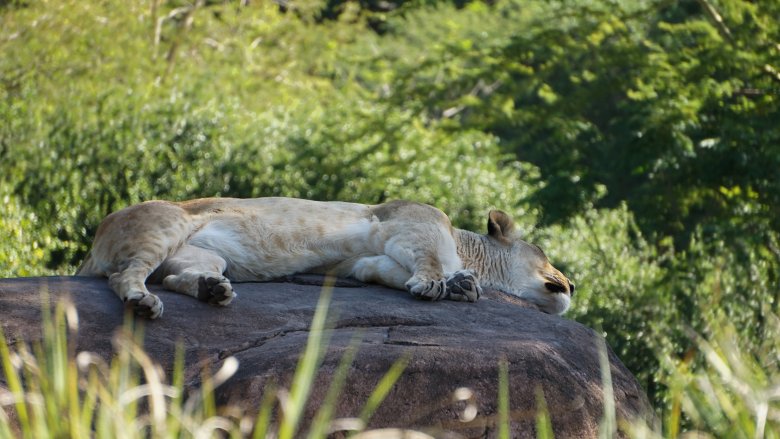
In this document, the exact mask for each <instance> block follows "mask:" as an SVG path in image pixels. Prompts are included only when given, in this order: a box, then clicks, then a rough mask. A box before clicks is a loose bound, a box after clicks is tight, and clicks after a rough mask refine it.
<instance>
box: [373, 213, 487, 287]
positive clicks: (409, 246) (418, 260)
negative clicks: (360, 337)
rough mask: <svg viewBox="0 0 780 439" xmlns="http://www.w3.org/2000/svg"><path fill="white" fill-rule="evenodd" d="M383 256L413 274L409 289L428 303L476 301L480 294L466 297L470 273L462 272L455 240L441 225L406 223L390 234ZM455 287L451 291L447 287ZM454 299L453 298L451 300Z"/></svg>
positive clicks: (407, 283) (407, 282)
mask: <svg viewBox="0 0 780 439" xmlns="http://www.w3.org/2000/svg"><path fill="white" fill-rule="evenodd" d="M384 253H385V254H386V255H387V256H389V257H391V258H393V259H394V260H395V261H396V262H397V263H398V264H399V265H401V266H402V267H403V268H404V269H406V270H407V271H408V272H409V273H411V277H410V278H409V279H407V280H406V282H405V286H406V289H407V290H408V291H409V292H410V293H411V294H412V295H413V296H415V297H419V298H422V299H428V300H441V299H452V300H468V301H474V300H476V297H477V296H478V294H477V293H476V292H474V291H472V290H473V288H472V289H469V290H468V293H469V294H467V295H464V293H465V292H466V288H461V287H460V286H461V285H462V286H463V287H466V286H467V283H466V281H465V280H464V279H466V278H467V277H469V276H471V278H470V279H473V280H474V282H473V285H474V286H475V287H478V285H477V283H476V279H474V277H473V274H472V273H470V272H464V271H462V268H463V267H462V262H461V260H460V258H459V257H458V254H457V249H456V244H455V240H454V239H453V237H452V235H451V234H450V233H449V230H448V229H447V228H446V227H444V226H443V225H439V224H415V225H412V226H410V225H408V224H404V225H403V227H397V228H396V229H395V230H393V233H390V236H389V238H388V239H387V240H386V241H385V245H384ZM448 284H449V286H452V287H453V288H452V289H451V291H449V290H450V289H449V288H448ZM451 296H452V297H451Z"/></svg>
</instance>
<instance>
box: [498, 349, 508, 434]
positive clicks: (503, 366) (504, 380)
mask: <svg viewBox="0 0 780 439" xmlns="http://www.w3.org/2000/svg"><path fill="white" fill-rule="evenodd" d="M498 437H499V439H509V361H507V359H506V358H501V359H500V360H499V361H498Z"/></svg>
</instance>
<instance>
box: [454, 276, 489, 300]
mask: <svg viewBox="0 0 780 439" xmlns="http://www.w3.org/2000/svg"><path fill="white" fill-rule="evenodd" d="M480 296H482V287H480V286H479V281H478V280H477V276H476V275H475V274H474V273H473V272H472V271H470V270H463V271H456V272H455V273H453V274H452V276H450V277H449V278H448V279H447V297H446V298H447V299H450V300H457V301H460V302H476V301H477V299H479V298H480Z"/></svg>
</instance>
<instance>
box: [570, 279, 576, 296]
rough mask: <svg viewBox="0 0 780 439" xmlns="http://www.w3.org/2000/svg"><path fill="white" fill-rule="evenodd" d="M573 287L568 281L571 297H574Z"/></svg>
mask: <svg viewBox="0 0 780 439" xmlns="http://www.w3.org/2000/svg"><path fill="white" fill-rule="evenodd" d="M574 287H575V285H574V284H573V283H572V282H571V281H569V294H571V295H572V296H574Z"/></svg>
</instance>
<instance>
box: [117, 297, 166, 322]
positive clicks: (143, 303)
mask: <svg viewBox="0 0 780 439" xmlns="http://www.w3.org/2000/svg"><path fill="white" fill-rule="evenodd" d="M125 308H128V309H132V310H133V313H134V314H135V315H137V316H139V317H143V318H147V319H156V318H158V317H160V316H161V315H162V313H163V303H162V300H160V298H159V297H157V296H155V295H154V294H141V293H139V294H137V295H133V296H131V297H128V298H127V299H126V300H125Z"/></svg>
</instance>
